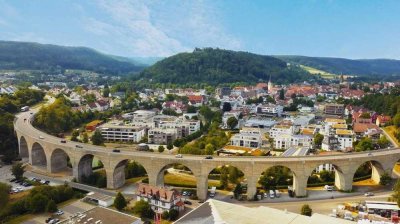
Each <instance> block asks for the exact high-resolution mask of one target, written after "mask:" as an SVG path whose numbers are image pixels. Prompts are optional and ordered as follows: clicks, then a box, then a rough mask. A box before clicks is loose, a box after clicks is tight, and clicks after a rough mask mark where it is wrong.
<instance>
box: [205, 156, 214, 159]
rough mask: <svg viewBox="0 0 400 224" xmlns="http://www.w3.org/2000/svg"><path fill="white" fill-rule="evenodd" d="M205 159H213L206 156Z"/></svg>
mask: <svg viewBox="0 0 400 224" xmlns="http://www.w3.org/2000/svg"><path fill="white" fill-rule="evenodd" d="M205 159H213V157H212V156H206V158H205Z"/></svg>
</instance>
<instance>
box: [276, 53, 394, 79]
mask: <svg viewBox="0 0 400 224" xmlns="http://www.w3.org/2000/svg"><path fill="white" fill-rule="evenodd" d="M274 57H276V58H279V59H281V60H283V61H286V62H289V63H295V64H301V65H305V66H309V67H313V68H316V69H319V70H322V71H326V72H330V73H334V74H348V75H369V76H373V75H400V60H392V59H359V60H352V59H345V58H329V57H306V56H283V55H281V56H274Z"/></svg>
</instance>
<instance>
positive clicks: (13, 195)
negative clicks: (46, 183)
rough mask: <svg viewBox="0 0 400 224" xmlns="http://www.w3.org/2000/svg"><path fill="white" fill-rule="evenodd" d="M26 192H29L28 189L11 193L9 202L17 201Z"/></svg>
mask: <svg viewBox="0 0 400 224" xmlns="http://www.w3.org/2000/svg"><path fill="white" fill-rule="evenodd" d="M28 194H29V191H23V192H19V193H16V194H11V195H10V202H15V201H18V200H19V199H21V198H24V197H25V196H27V195H28Z"/></svg>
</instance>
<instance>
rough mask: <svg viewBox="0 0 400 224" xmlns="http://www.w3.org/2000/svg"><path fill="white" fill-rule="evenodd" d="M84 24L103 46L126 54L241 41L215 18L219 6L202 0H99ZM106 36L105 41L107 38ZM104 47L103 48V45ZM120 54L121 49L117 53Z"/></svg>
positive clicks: (161, 53)
mask: <svg viewBox="0 0 400 224" xmlns="http://www.w3.org/2000/svg"><path fill="white" fill-rule="evenodd" d="M96 3H97V9H98V10H100V13H97V14H96V15H89V16H88V15H84V16H83V18H82V21H83V22H82V24H83V28H84V29H85V30H86V31H87V32H90V33H91V34H93V35H96V36H98V37H99V38H101V39H102V40H103V41H102V46H103V47H104V46H106V47H105V48H107V49H108V50H110V49H111V50H112V49H114V50H112V51H114V52H120V51H123V53H122V54H123V55H129V56H170V55H172V54H175V53H178V52H182V51H191V50H192V49H193V48H194V47H207V46H214V47H216V46H218V47H222V48H229V49H238V48H240V46H241V44H240V41H239V40H237V39H236V38H235V37H233V36H231V35H229V34H228V33H227V32H226V30H224V27H223V26H222V25H221V24H220V23H219V22H218V20H219V18H218V17H217V15H218V10H217V9H216V8H215V7H214V6H213V5H211V4H210V3H208V2H203V1H190V2H184V1H175V2H172V1H169V2H168V3H167V2H161V1H136V0H132V1H128V0H122V1H119V0H98V1H97V2H96ZM107 40H108V41H107ZM104 50H106V49H104ZM119 54H121V53H119Z"/></svg>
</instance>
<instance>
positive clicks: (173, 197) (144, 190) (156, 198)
mask: <svg viewBox="0 0 400 224" xmlns="http://www.w3.org/2000/svg"><path fill="white" fill-rule="evenodd" d="M136 195H137V197H136V198H137V200H138V201H140V200H144V201H147V202H148V203H149V204H150V206H151V209H152V210H153V211H154V212H156V213H163V212H164V211H170V210H171V209H175V210H177V211H183V210H184V209H185V204H184V203H183V200H182V197H181V195H180V194H179V193H178V191H176V190H169V189H167V188H164V187H156V186H151V185H148V184H144V183H139V186H138V188H137V190H136Z"/></svg>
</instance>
